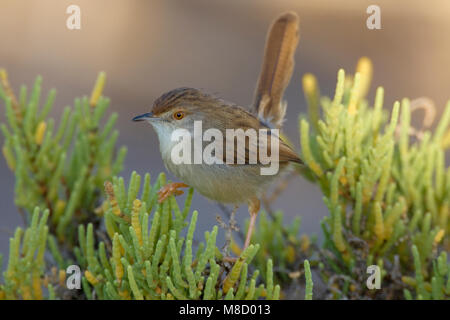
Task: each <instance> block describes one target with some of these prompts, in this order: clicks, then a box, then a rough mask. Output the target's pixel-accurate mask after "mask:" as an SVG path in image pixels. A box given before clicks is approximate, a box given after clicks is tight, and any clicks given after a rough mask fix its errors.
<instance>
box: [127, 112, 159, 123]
mask: <svg viewBox="0 0 450 320" xmlns="http://www.w3.org/2000/svg"><path fill="white" fill-rule="evenodd" d="M156 118H157V117H155V116H154V115H153V112H148V113H144V114H141V115H140V116H137V117H134V118H133V121H145V120H151V119H156Z"/></svg>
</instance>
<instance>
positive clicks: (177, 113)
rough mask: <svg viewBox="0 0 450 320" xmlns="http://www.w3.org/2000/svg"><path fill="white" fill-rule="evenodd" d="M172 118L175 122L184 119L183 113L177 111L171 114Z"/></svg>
mask: <svg viewBox="0 0 450 320" xmlns="http://www.w3.org/2000/svg"><path fill="white" fill-rule="evenodd" d="M173 118H174V119H175V120H181V119H183V118H184V112H183V111H177V112H175V113H174V114H173Z"/></svg>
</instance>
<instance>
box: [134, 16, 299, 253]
mask: <svg viewBox="0 0 450 320" xmlns="http://www.w3.org/2000/svg"><path fill="white" fill-rule="evenodd" d="M298 42H299V18H298V15H297V14H296V13H295V12H286V13H283V14H281V15H280V16H279V17H278V18H277V19H276V20H275V21H274V22H273V23H272V25H271V27H270V28H269V31H268V34H267V39H266V45H265V49H264V57H263V63H262V67H261V72H260V75H259V79H258V81H257V85H256V90H255V93H254V99H253V103H252V105H251V106H250V107H249V108H244V107H242V106H240V105H238V104H235V103H232V102H229V101H227V100H224V99H221V98H219V97H216V96H215V95H212V94H209V93H206V92H203V91H202V90H199V89H196V88H190V87H181V88H176V89H173V90H170V91H168V92H166V93H164V94H163V95H161V96H160V97H159V98H158V99H156V100H155V101H154V103H153V105H152V107H151V110H150V112H147V113H144V114H141V115H139V116H136V117H134V118H133V121H146V122H148V123H149V124H150V125H151V126H152V127H153V128H154V130H155V131H156V134H157V136H158V139H159V149H160V153H161V156H162V159H163V162H164V165H165V167H166V168H167V170H168V171H170V172H171V173H172V174H173V175H174V176H176V177H177V178H178V179H180V180H181V181H182V182H173V183H169V184H167V185H166V186H164V187H162V188H161V190H160V191H159V192H158V200H159V202H162V201H164V200H165V199H167V197H169V196H170V195H172V194H173V195H180V194H182V193H183V191H182V190H180V189H181V188H184V187H193V188H194V190H196V191H197V192H199V193H200V194H202V195H203V196H205V197H206V198H208V199H210V200H212V201H215V202H218V203H221V204H228V205H234V206H235V208H237V207H238V206H240V205H242V204H247V205H248V211H249V214H250V223H249V227H248V230H247V234H246V237H245V242H244V249H245V248H247V247H248V246H249V245H250V242H251V237H252V233H253V230H254V228H255V222H256V218H257V215H258V212H259V210H260V200H259V199H260V198H261V196H262V195H263V193H264V191H265V190H267V188H268V187H269V185H270V184H271V183H272V182H273V181H274V180H276V179H277V178H278V177H279V176H280V173H281V172H282V171H284V170H286V168H287V167H288V166H289V165H290V164H291V163H297V164H299V165H304V163H303V161H302V160H301V159H300V157H299V156H298V155H297V154H296V152H295V151H294V150H293V149H292V148H291V147H290V146H289V145H288V144H286V143H285V142H284V141H283V140H282V139H281V138H280V135H279V130H280V129H281V127H282V124H283V121H284V118H285V114H286V106H287V104H286V102H285V101H284V100H283V94H284V91H285V89H286V87H287V86H288V84H289V82H290V79H291V76H292V72H293V67H294V54H295V51H296V48H297V45H298ZM199 123H200V124H201V129H202V131H201V132H202V133H201V134H200V135H199V134H198V132H196V128H197V127H198V124H199ZM196 126H197V127H196ZM240 129H241V130H240ZM208 130H210V132H213V133H215V134H213V135H211V136H210V137H209V138H210V139H209V141H208V139H206V140H205V139H204V138H205V136H204V135H203V132H204V133H206V132H208ZM214 130H215V131H214ZM230 130H231V131H230ZM233 130H234V131H233ZM176 132H177V133H180V132H183V133H185V134H187V138H186V139H180V140H176V139H174V134H175V133H176ZM229 132H234V134H235V135H234V136H231V138H229V136H228V133H229ZM236 132H239V133H240V135H239V134H236ZM246 132H256V133H257V135H256V139H255V136H251V135H250V134H249V135H246ZM261 132H265V135H264V134H263V135H261V134H259V135H258V133H261ZM212 136H214V142H216V144H215V145H214V146H215V148H212V151H211V152H210V156H211V159H209V160H210V161H209V162H208V161H200V162H198V161H197V162H196V161H191V162H187V161H185V162H181V163H180V162H179V161H175V160H174V159H175V158H174V150H175V148H176V149H177V150H178V149H182V150H184V151H183V155H186V154H187V153H189V157H187V158H191V156H192V155H191V153H194V154H195V152H196V150H197V149H198V147H199V146H200V147H201V148H200V149H202V150H206V149H205V148H206V147H207V146H208V145H209V144H211V143H212V141H213V139H212ZM197 138H200V142H195V141H194V140H195V139H197ZM239 139H241V140H239ZM239 142H241V145H239ZM242 143H244V147H242ZM195 146H197V149H195ZM261 150H263V151H264V150H265V151H266V152H265V153H264V152H262V151H261ZM184 153H186V154H184ZM273 155H276V158H274V157H272V156H273ZM194 157H195V155H194ZM185 159H186V158H185ZM191 160H192V159H191ZM203 160H206V159H203ZM211 160H212V161H211ZM269 161H272V162H273V163H269ZM272 165H274V166H275V167H276V169H278V170H277V171H276V172H275V173H273V174H262V170H263V169H264V168H265V169H268V168H270V166H272Z"/></svg>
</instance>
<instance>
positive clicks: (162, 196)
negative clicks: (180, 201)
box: [158, 182, 189, 203]
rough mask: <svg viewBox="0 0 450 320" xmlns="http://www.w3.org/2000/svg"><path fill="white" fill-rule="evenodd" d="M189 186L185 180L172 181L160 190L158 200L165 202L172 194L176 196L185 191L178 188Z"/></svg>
mask: <svg viewBox="0 0 450 320" xmlns="http://www.w3.org/2000/svg"><path fill="white" fill-rule="evenodd" d="M187 187H189V186H188V185H187V184H185V183H183V182H172V183H169V184H166V185H165V186H164V187H162V188H161V189H159V191H158V202H159V203H162V202H164V201H165V200H166V199H167V198H168V197H170V196H171V195H174V196H179V195H182V194H183V193H184V192H183V190H178V188H187Z"/></svg>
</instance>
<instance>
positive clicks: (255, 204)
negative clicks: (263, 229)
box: [243, 198, 260, 250]
mask: <svg viewBox="0 0 450 320" xmlns="http://www.w3.org/2000/svg"><path fill="white" fill-rule="evenodd" d="M259 206H260V203H259V200H258V199H257V198H253V199H251V200H250V201H249V203H248V213H250V224H249V225H248V230H247V236H246V237H245V243H244V249H243V250H245V249H247V247H248V246H249V245H250V239H251V238H252V233H253V229H254V228H255V222H256V217H257V216H258V212H259Z"/></svg>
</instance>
